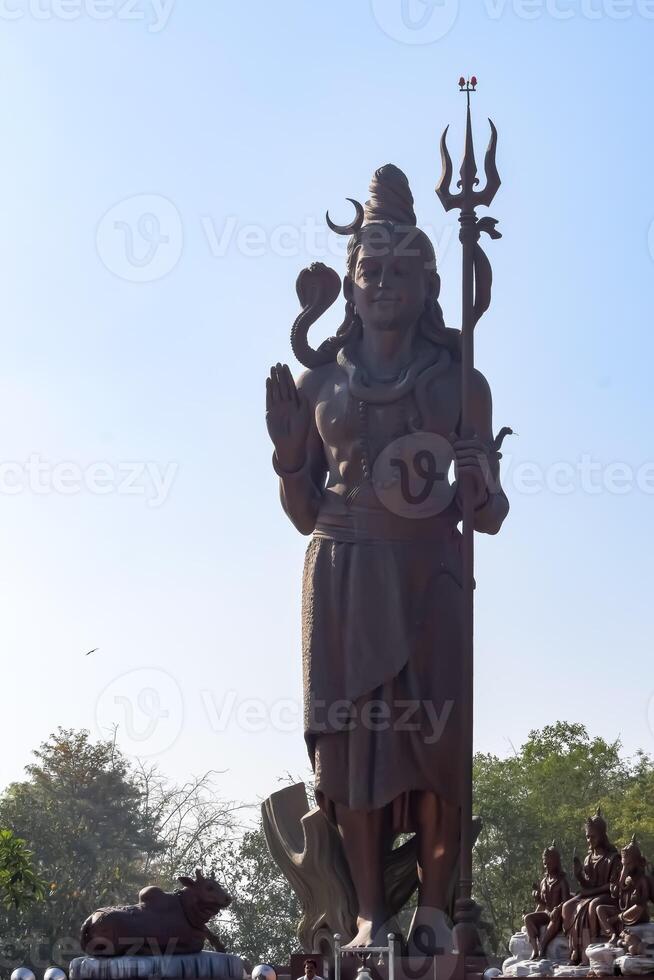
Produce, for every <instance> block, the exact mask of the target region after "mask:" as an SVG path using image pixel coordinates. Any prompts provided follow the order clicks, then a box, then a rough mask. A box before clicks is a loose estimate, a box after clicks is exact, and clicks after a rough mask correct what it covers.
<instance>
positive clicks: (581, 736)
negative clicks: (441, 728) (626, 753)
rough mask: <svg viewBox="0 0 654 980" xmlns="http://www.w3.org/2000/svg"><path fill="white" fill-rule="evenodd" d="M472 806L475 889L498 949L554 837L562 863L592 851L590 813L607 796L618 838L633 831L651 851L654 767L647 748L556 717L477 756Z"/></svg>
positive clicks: (516, 922)
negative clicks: (476, 828) (631, 756)
mask: <svg viewBox="0 0 654 980" xmlns="http://www.w3.org/2000/svg"><path fill="white" fill-rule="evenodd" d="M474 793H475V813H478V814H479V816H480V817H482V819H483V822H484V829H483V831H482V833H481V835H480V839H479V841H478V842H477V846H476V848H475V853H474V877H475V890H476V897H477V899H478V901H479V902H480V903H481V905H482V906H483V916H484V919H485V921H486V922H487V923H488V926H489V930H488V932H489V939H490V944H491V946H492V947H493V950H494V952H496V953H497V954H498V955H502V954H503V953H504V952H505V950H506V943H507V940H508V938H509V937H510V935H511V933H513V932H515V931H516V930H517V929H519V928H520V926H521V925H522V914H523V913H524V912H525V911H528V910H530V909H531V905H532V899H531V895H530V891H531V887H532V883H533V882H534V881H535V880H537V879H539V878H540V877H541V875H542V870H541V867H542V866H541V855H542V852H543V849H544V848H545V847H546V846H547V845H548V844H549V843H550V842H551V841H552V840H556V842H557V845H558V847H559V849H560V851H561V855H562V858H563V863H564V867H566V868H567V870H568V872H571V868H572V854H573V849H574V848H575V847H576V848H577V851H578V853H579V855H580V857H583V855H584V853H585V851H586V842H585V838H584V832H583V824H584V820H585V818H586V817H587V816H588V815H589V814H591V813H594V811H595V809H596V807H597V805H598V804H601V807H602V812H603V813H604V815H605V817H606V819H607V822H608V826H609V835H610V837H611V839H612V840H613V841H614V842H615V843H616V844H617V845H623V844H624V843H626V842H627V841H628V840H629V839H630V837H631V835H632V834H633V833H636V834H637V836H638V837H639V839H640V841H641V844H642V846H643V850H644V853H645V854H649V855H653V854H654V809H653V803H654V768H653V766H652V761H651V760H650V759H649V758H648V757H647V756H645V755H643V754H640V755H639V756H637V758H636V760H635V761H633V760H627V759H624V758H623V757H621V755H620V742H619V741H615V742H606V741H605V740H604V739H602V738H591V737H590V736H589V734H588V732H587V731H586V729H585V728H584V726H583V725H578V724H568V723H566V722H558V723H557V724H555V725H550V726H547V727H546V728H543V729H542V730H541V731H534V732H531V733H530V735H529V738H528V740H527V741H526V742H525V744H524V745H523V746H522V747H521V749H520V750H519V751H518V752H516V753H515V754H514V755H513V756H511V757H509V758H506V759H500V758H498V757H497V756H494V755H485V754H482V753H479V754H478V755H477V756H476V757H475V760H474Z"/></svg>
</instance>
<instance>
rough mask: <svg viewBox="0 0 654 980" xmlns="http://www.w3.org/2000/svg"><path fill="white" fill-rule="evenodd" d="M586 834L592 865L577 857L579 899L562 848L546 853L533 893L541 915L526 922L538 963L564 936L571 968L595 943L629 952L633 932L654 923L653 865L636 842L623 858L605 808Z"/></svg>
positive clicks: (530, 916)
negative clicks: (652, 916) (653, 914)
mask: <svg viewBox="0 0 654 980" xmlns="http://www.w3.org/2000/svg"><path fill="white" fill-rule="evenodd" d="M585 832H586V840H587V841H588V854H587V855H586V859H585V860H584V862H583V864H582V863H581V861H580V860H579V858H578V857H577V856H576V855H575V856H574V859H573V871H574V876H575V878H576V879H577V882H578V883H579V890H578V891H577V892H576V893H574V894H573V893H572V891H571V888H570V884H569V882H568V878H567V875H566V873H565V871H564V870H563V867H562V865H561V854H560V852H559V851H558V849H557V847H556V844H555V843H554V842H552V844H551V845H550V847H546V848H545V850H544V851H543V868H544V871H545V874H544V876H543V878H542V879H541V881H540V884H534V888H533V893H532V894H533V896H534V899H535V900H536V903H537V905H536V909H535V910H534V911H533V912H529V913H528V914H527V915H525V917H524V923H525V929H526V931H527V935H528V937H529V941H530V943H531V947H532V950H533V953H532V957H531V958H532V959H534V960H537V959H543V958H545V956H546V953H547V947H548V945H549V944H550V942H551V941H552V940H553V939H554V937H555V936H557V935H558V934H559V933H560V932H561V931H563V933H564V934H565V936H566V937H567V940H568V946H569V950H570V963H571V964H573V965H578V964H581V963H582V961H583V959H584V951H585V948H586V946H587V945H588V944H589V943H597V942H602V941H603V940H608V941H609V943H610V944H612V945H616V946H617V945H624V946H625V948H628V947H629V945H630V939H629V929H630V927H632V926H636V925H640V924H641V923H644V922H649V902H650V901H654V879H653V878H651V877H650V875H649V874H648V873H647V861H646V859H645V858H644V857H643V854H642V853H641V850H640V847H639V845H638V842H637V841H636V838H635V837H632V838H631V841H630V843H629V844H627V846H626V847H623V848H622V850H621V851H620V852H619V851H618V849H617V848H616V847H615V846H614V845H613V844H612V843H611V841H610V840H609V838H608V833H607V827H606V821H605V820H604V817H603V816H602V814H601V812H600V810H599V808H598V810H597V812H596V813H595V815H594V816H592V817H589V818H588V819H587V820H586V825H585ZM543 927H545V932H544V933H543V935H542V936H541V935H540V933H541V930H542V928H543Z"/></svg>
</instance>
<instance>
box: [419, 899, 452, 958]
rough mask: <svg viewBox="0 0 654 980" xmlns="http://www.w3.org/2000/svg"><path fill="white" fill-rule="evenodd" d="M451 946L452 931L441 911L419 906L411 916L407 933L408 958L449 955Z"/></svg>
mask: <svg viewBox="0 0 654 980" xmlns="http://www.w3.org/2000/svg"><path fill="white" fill-rule="evenodd" d="M453 946H454V939H453V936H452V930H451V929H450V927H449V924H448V921H447V918H446V916H445V913H444V912H443V910H442V909H436V908H429V907H428V906H420V905H419V906H418V907H417V908H416V910H415V912H414V914H413V921H412V923H411V930H410V932H409V941H408V952H409V956H435V955H437V954H439V953H451V952H452V949H453Z"/></svg>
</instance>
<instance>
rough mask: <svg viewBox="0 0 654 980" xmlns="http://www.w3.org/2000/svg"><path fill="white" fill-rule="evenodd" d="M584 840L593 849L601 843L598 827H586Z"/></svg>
mask: <svg viewBox="0 0 654 980" xmlns="http://www.w3.org/2000/svg"><path fill="white" fill-rule="evenodd" d="M586 840H587V841H588V846H589V847H591V848H592V849H593V850H595V849H596V848H597V847H599V846H600V844H601V843H602V833H601V831H600V830H599V828H598V827H588V828H587V829H586Z"/></svg>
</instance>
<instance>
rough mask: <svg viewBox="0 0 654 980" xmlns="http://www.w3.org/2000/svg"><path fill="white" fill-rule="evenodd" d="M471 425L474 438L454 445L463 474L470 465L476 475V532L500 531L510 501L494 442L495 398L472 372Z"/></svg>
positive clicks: (458, 464) (479, 375) (476, 374)
mask: <svg viewBox="0 0 654 980" xmlns="http://www.w3.org/2000/svg"><path fill="white" fill-rule="evenodd" d="M470 417H471V424H472V427H473V428H474V431H475V438H474V439H470V440H466V441H461V440H460V441H458V442H457V443H456V444H455V447H454V449H455V454H456V457H457V467H458V470H459V472H460V473H462V472H463V471H464V469H465V468H469V470H470V471H472V472H473V473H474V475H475V478H476V482H477V487H478V495H477V496H478V500H477V503H476V507H475V531H482V532H483V533H484V534H497V532H498V531H499V529H500V528H501V526H502V523H503V521H504V518H505V517H506V515H507V514H508V512H509V501H508V500H507V497H506V494H505V493H504V490H503V489H502V484H501V482H500V458H499V454H498V452H497V451H496V450H495V448H494V445H493V442H494V440H493V401H492V398H491V392H490V387H489V385H488V382H487V381H486V378H485V377H484V376H483V374H481V373H480V372H479V371H475V372H474V374H473V387H472V399H471V412H470Z"/></svg>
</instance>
